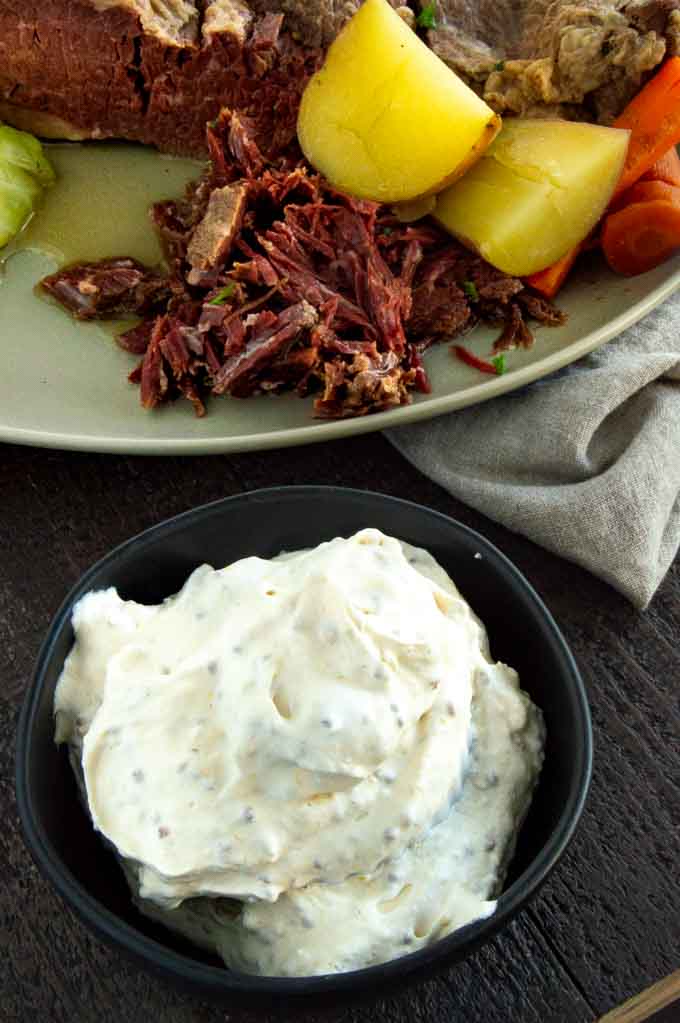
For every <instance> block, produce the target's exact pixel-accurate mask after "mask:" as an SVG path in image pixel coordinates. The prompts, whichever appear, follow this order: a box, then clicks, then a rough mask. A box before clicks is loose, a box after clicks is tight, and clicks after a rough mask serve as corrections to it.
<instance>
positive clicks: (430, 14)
mask: <svg viewBox="0 0 680 1023" xmlns="http://www.w3.org/2000/svg"><path fill="white" fill-rule="evenodd" d="M416 25H417V26H418V28H436V27H437V5H436V4H435V3H431V4H426V5H425V6H424V7H423V9H422V11H421V12H420V14H419V15H418V17H417V18H416Z"/></svg>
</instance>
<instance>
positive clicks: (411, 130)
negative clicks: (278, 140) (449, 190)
mask: <svg viewBox="0 0 680 1023" xmlns="http://www.w3.org/2000/svg"><path fill="white" fill-rule="evenodd" d="M499 127H500V120H499V118H498V117H497V115H496V114H494V112H493V110H491V108H490V107H489V106H487V105H486V103H484V102H483V100H481V99H480V98H479V97H478V96H477V95H475V93H474V92H473V91H472V90H471V89H469V88H468V87H467V85H465V83H464V82H462V81H461V80H460V78H458V77H457V76H456V75H455V74H454V72H453V71H451V70H450V68H448V67H447V66H446V64H444V63H443V61H441V60H440V59H439V57H437V56H435V54H434V53H433V52H432V51H431V50H429V49H428V48H427V46H426V45H425V43H423V42H422V40H420V39H419V38H418V36H417V35H416V34H415V32H413V31H412V30H411V29H410V28H409V27H408V25H407V24H406V22H404V21H403V20H402V19H401V18H400V17H399V15H398V14H397V13H396V11H394V9H393V8H392V7H390V5H389V3H388V2H387V0H365V3H364V4H363V5H362V6H361V7H360V8H359V10H358V11H357V13H356V14H355V15H354V17H353V18H351V19H350V21H348V23H347V24H346V25H345V27H344V29H343V30H342V32H341V33H340V35H339V36H338V37H337V39H336V40H335V42H334V43H333V44H332V45H331V47H330V49H329V51H328V54H327V56H326V60H325V62H324V64H323V66H322V67H321V69H320V70H319V71H318V73H317V74H316V75H314V77H313V78H312V79H311V80H310V82H309V84H308V85H307V88H306V89H305V91H304V94H303V96H302V103H301V106H300V114H299V118H298V138H299V140H300V145H301V146H302V150H303V152H304V154H305V156H306V157H307V159H308V160H309V162H310V163H312V164H313V165H314V166H315V167H316V168H317V170H319V171H321V173H322V174H323V175H324V176H325V177H326V178H327V179H328V180H329V181H330V182H331V184H333V185H335V187H336V188H338V189H340V190H341V191H343V192H349V193H350V194H351V195H355V196H358V197H359V198H362V199H375V200H376V201H379V202H406V201H408V200H411V199H415V198H418V197H420V196H423V195H428V194H430V193H432V192H436V191H438V190H440V189H442V188H444V187H445V186H446V185H447V184H448V183H449V182H451V181H453V180H455V178H456V177H457V176H458V175H460V174H462V173H463V171H464V170H465V169H466V168H467V167H469V166H471V164H472V163H474V161H475V160H476V159H477V158H478V157H479V156H481V154H482V153H483V151H484V149H485V148H486V147H487V146H488V145H489V143H490V142H491V140H492V139H493V138H494V136H495V135H496V133H497V132H498V129H499Z"/></svg>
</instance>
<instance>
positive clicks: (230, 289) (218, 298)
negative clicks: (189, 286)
mask: <svg viewBox="0 0 680 1023" xmlns="http://www.w3.org/2000/svg"><path fill="white" fill-rule="evenodd" d="M235 287H236V285H235V284H234V282H233V281H230V282H229V284H225V286H224V287H223V288H222V289H221V290H220V291H218V292H217V294H216V295H215V297H214V298H211V299H210V301H209V302H208V305H224V303H225V302H226V301H227V299H229V298H231V296H232V295H233V294H234V288H235Z"/></svg>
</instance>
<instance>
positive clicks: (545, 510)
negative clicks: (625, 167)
mask: <svg viewBox="0 0 680 1023" xmlns="http://www.w3.org/2000/svg"><path fill="white" fill-rule="evenodd" d="M387 436H388V438H389V440H390V441H391V442H392V443H393V444H394V445H395V447H396V448H397V449H398V450H399V451H400V452H401V453H402V454H403V455H405V456H406V458H408V460H409V461H410V462H411V463H412V464H413V465H414V466H415V467H416V468H417V469H420V470H421V471H422V472H424V473H425V474H426V475H427V476H430V477H431V478H432V479H433V480H436V481H437V482H438V483H440V484H441V485H442V486H443V487H445V488H446V489H447V490H448V491H449V492H450V493H451V494H453V495H454V497H457V498H459V499H460V500H461V501H464V502H465V503H466V504H469V505H471V506H472V507H473V508H476V509H477V510H478V511H481V512H483V513H484V514H485V515H488V516H489V518H492V519H495V520H496V521H497V522H500V523H502V524H503V525H504V526H507V527H508V528H509V529H512V530H514V531H515V532H517V533H522V534H523V535H524V536H526V537H528V538H529V539H530V540H533V541H535V542H536V543H539V544H542V546H544V547H547V548H548V549H549V550H551V551H555V553H557V554H560V555H562V557H565V558H568V559H569V560H570V561H575V562H576V563H577V564H579V565H582V566H583V567H584V568H587V569H589V571H591V572H593V573H594V574H595V575H597V576H600V578H602V579H604V580H606V581H607V582H609V583H610V584H611V585H612V586H614V587H616V589H618V590H620V591H621V593H623V594H624V595H625V596H626V597H628V599H629V600H631V601H632V602H633V603H634V604H636V605H637V606H638V607H645V606H646V605H647V604H648V603H649V601H650V600H651V598H652V596H653V594H654V591H655V590H656V588H657V586H658V585H659V583H660V582H661V580H662V579H663V576H664V574H665V573H666V570H667V569H668V568H669V566H670V565H671V563H672V561H673V559H674V557H675V554H676V552H677V550H678V546H679V545H680V292H678V293H676V294H675V295H674V296H673V297H672V298H671V299H669V300H668V301H667V302H666V303H665V304H664V305H663V306H661V307H660V308H658V309H657V310H655V311H654V312H652V313H650V314H649V315H648V316H647V317H646V318H645V319H644V320H642V321H641V322H640V323H638V324H636V325H635V326H633V327H631V328H630V329H629V330H627V331H626V332H625V333H624V334H622V335H621V336H620V337H619V338H617V339H616V340H614V341H610V342H609V344H606V345H604V346H603V347H602V348H600V349H599V350H598V351H595V352H593V353H592V354H590V355H588V356H586V358H584V359H582V360H580V361H579V362H577V363H575V364H573V365H572V366H570V367H567V368H566V369H563V370H561V371H559V372H558V373H556V374H554V375H553V376H550V377H546V378H544V379H543V380H540V381H538V382H536V383H534V384H530V385H529V386H528V387H525V388H522V389H521V390H518V391H514V392H511V393H510V394H508V395H506V396H504V397H501V398H496V399H495V400H493V401H489V402H486V403H485V404H482V405H478V406H476V407H473V408H468V409H464V410H462V411H460V412H453V413H451V414H450V415H446V416H441V417H439V418H437V419H432V420H430V421H429V422H425V423H419V424H416V425H415V426H406V427H401V428H399V429H395V430H390V431H389V432H388V433H387Z"/></svg>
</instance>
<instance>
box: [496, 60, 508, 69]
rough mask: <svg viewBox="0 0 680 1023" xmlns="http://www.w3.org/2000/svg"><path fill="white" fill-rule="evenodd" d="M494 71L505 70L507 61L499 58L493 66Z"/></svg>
mask: <svg viewBox="0 0 680 1023" xmlns="http://www.w3.org/2000/svg"><path fill="white" fill-rule="evenodd" d="M493 69H494V71H505V61H504V60H499V61H498V63H497V64H494V66H493Z"/></svg>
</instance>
